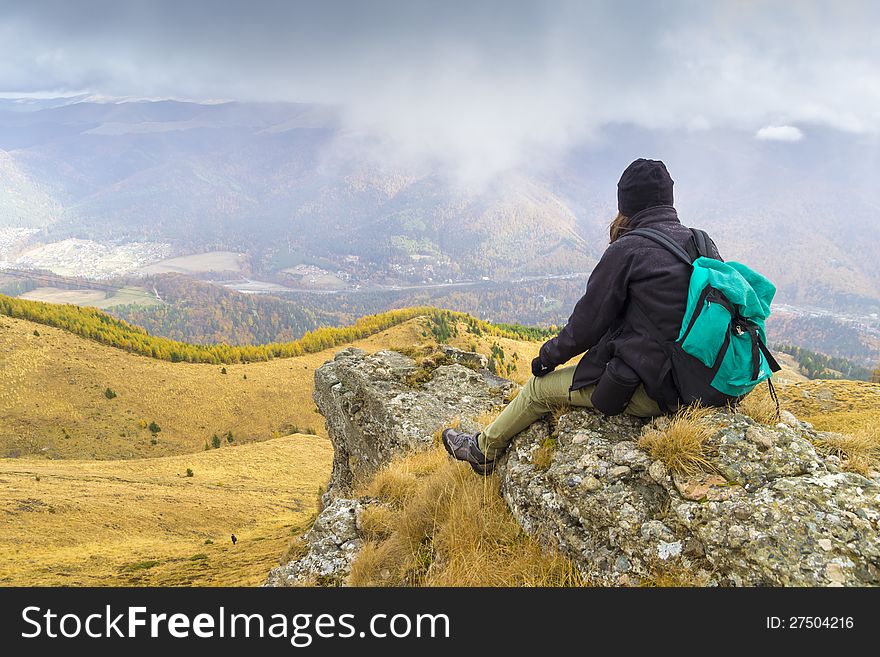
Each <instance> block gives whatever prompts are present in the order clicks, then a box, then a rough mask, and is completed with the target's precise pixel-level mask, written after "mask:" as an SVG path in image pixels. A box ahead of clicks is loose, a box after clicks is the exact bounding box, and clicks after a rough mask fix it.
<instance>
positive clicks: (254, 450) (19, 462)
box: [0, 435, 333, 586]
mask: <svg viewBox="0 0 880 657" xmlns="http://www.w3.org/2000/svg"><path fill="white" fill-rule="evenodd" d="M332 452H333V450H332V446H331V445H330V442H329V441H328V440H327V439H326V438H320V437H316V436H304V435H297V436H290V437H285V438H279V439H276V440H269V441H265V442H261V443H255V444H252V445H244V446H240V447H224V448H222V449H218V450H211V451H208V452H199V453H196V454H190V455H184V456H171V457H164V458H156V459H138V460H131V461H81V460H69V461H48V460H44V459H2V460H0V483H2V487H3V497H2V500H0V518H2V524H0V584H3V585H73V586H86V585H98V586H102V585H114V586H126V585H137V586H174V585H200V586H212V585H224V586H229V585H244V586H253V585H257V584H259V583H261V582H262V581H263V580H264V579H265V577H266V574H267V573H268V571H269V569H270V568H272V567H273V566H275V565H277V563H278V560H279V557H280V556H281V555H282V554H283V553H284V552H285V550H286V549H288V546H289V543H290V541H291V537H292V535H293V534H298V533H301V532H302V531H303V530H304V529H305V528H306V527H307V525H308V523H309V522H310V520H311V519H312V518H313V517H314V513H315V491H316V490H317V488H318V486H319V485H320V484H322V483H324V482H325V481H326V480H327V476H328V473H329V471H330V464H331V462H332V458H333V453H332ZM187 468H189V469H191V470H192V472H193V476H192V477H188V476H187V474H186V471H187ZM232 534H235V535H236V537H237V538H238V543H237V544H236V545H232V542H231V539H230V536H231V535H232Z"/></svg>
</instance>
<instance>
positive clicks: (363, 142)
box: [0, 98, 880, 312]
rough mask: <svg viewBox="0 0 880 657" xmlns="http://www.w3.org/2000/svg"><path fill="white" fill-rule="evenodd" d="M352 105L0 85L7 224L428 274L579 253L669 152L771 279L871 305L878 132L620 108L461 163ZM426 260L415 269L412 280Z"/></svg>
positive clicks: (48, 235)
mask: <svg viewBox="0 0 880 657" xmlns="http://www.w3.org/2000/svg"><path fill="white" fill-rule="evenodd" d="M342 113H344V108H340V107H336V106H329V105H314V104H286V103H232V102H229V103H218V104H199V103H191V102H179V101H170V100H168V101H158V102H147V101H128V102H92V101H89V100H88V99H80V98H68V99H55V100H52V99H43V100H13V99H5V100H2V101H0V149H2V150H0V177H2V178H0V179H2V181H3V185H2V188H0V227H2V226H6V227H32V228H39V229H40V232H39V233H37V234H35V237H34V238H33V239H37V240H39V241H41V242H44V243H45V242H51V241H56V240H61V239H64V238H67V237H79V238H86V239H93V240H96V241H113V242H125V241H134V240H141V241H143V240H146V241H156V242H167V243H170V244H171V245H172V248H173V249H174V250H175V251H176V252H179V253H193V252H199V251H207V250H212V249H228V250H235V251H243V252H247V253H249V254H250V255H251V256H252V258H253V260H254V263H255V265H256V266H257V267H258V266H259V263H260V262H262V260H261V258H264V257H265V256H266V254H267V253H277V252H278V251H279V250H280V251H282V252H295V253H304V254H307V255H308V256H309V257H317V258H327V259H328V261H329V262H331V263H334V264H337V265H338V266H340V267H342V268H344V267H345V263H346V262H351V261H353V258H352V256H357V257H358V259H359V260H360V263H359V265H358V266H359V267H360V269H361V271H362V272H363V271H364V268H365V267H367V268H369V267H373V268H374V269H375V270H376V271H381V270H383V268H384V267H386V265H387V264H388V263H392V262H412V261H416V262H418V261H419V260H420V259H424V260H426V261H430V262H432V263H433V267H434V270H435V271H434V273H435V274H436V278H437V279H438V280H447V279H450V280H477V279H479V278H481V277H489V278H492V279H494V280H510V279H516V278H517V277H522V276H535V275H546V274H565V273H571V272H584V271H589V269H590V268H591V266H592V265H593V264H594V263H595V260H596V258H598V257H599V256H600V255H601V252H602V251H603V249H604V247H605V245H606V243H607V232H606V226H607V223H608V222H609V221H610V219H611V218H612V217H613V215H614V212H615V210H616V196H615V186H616V182H617V178H618V177H619V175H620V172H621V171H622V169H623V168H624V167H625V166H626V164H628V163H629V162H630V161H631V160H632V159H634V158H636V157H640V156H646V157H655V158H660V159H663V160H664V161H665V162H666V163H667V165H668V167H669V169H670V171H671V173H672V176H673V178H674V179H675V181H676V187H675V193H676V205H677V207H678V209H679V212H680V215H681V217H682V220H683V221H684V222H685V223H687V224H689V225H696V226H700V227H702V228H704V229H706V230H708V231H710V233H711V234H712V235H713V237H714V238H715V239H716V241H717V242H718V244H719V246H720V247H721V250H722V253H723V254H724V255H725V256H726V257H727V258H728V259H737V260H741V261H744V262H747V263H749V264H750V265H753V266H754V267H755V268H757V269H759V270H760V271H762V272H764V273H765V274H767V275H768V276H769V277H770V278H771V279H773V280H774V281H775V282H776V283H777V284H778V286H779V290H780V292H779V299H780V300H782V301H785V302H788V303H792V304H806V305H815V306H820V307H826V308H833V309H841V310H858V311H869V312H870V311H876V310H877V309H878V307H880V240H878V239H877V232H878V227H880V220H878V210H880V207H878V206H880V201H878V198H877V196H876V182H875V180H874V178H875V176H876V171H877V168H878V164H880V163H878V159H880V155H878V153H880V151H878V148H877V146H878V141H877V138H876V137H875V136H872V135H856V134H849V133H845V132H841V131H837V130H833V129H830V128H821V127H819V126H801V128H800V129H798V130H797V131H796V132H795V133H794V134H793V135H792V133H791V132H786V131H785V130H783V131H782V132H781V133H779V132H777V133H775V134H773V133H771V134H770V135H769V136H770V137H771V138H770V139H759V138H756V137H755V135H754V133H752V132H746V131H740V130H734V129H730V128H728V129H720V128H718V129H707V128H706V129H701V127H700V126H695V127H693V128H692V129H690V130H649V129H646V128H638V127H634V126H632V125H623V124H620V125H611V126H608V127H606V128H605V129H603V130H602V131H600V132H598V133H596V134H595V135H594V137H593V138H592V139H591V140H589V141H588V142H587V143H585V144H584V145H582V146H580V147H578V148H573V149H569V150H567V151H565V152H564V154H563V155H561V156H559V157H554V158H546V159H543V160H541V161H534V162H531V163H530V164H529V165H525V166H523V165H521V166H518V167H516V168H515V169H510V170H506V171H503V172H500V173H496V174H493V175H492V176H490V177H488V178H486V179H476V180H475V181H474V182H471V183H469V184H468V183H465V182H464V181H463V180H462V179H461V176H460V175H458V172H456V171H451V170H449V169H448V168H447V167H445V166H444V165H443V163H440V162H432V161H431V160H430V159H429V158H422V159H406V158H400V157H399V155H398V154H397V153H396V151H394V150H393V149H390V148H386V144H385V143H384V141H383V139H382V138H381V137H380V136H378V135H374V134H370V133H368V132H364V131H360V132H356V131H353V130H351V129H348V128H346V127H343V126H344V125H345V124H344V123H343V122H342V121H340V115H341V114H342ZM416 279H417V276H416V278H415V279H413V280H416Z"/></svg>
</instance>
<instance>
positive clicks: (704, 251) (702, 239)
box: [691, 228, 712, 258]
mask: <svg viewBox="0 0 880 657" xmlns="http://www.w3.org/2000/svg"><path fill="white" fill-rule="evenodd" d="M691 234H692V235H693V236H694V245H695V246H696V247H697V255H698V256H700V257H702V258H711V257H712V255H711V254H712V252H711V251H710V250H709V236H708V235H707V234H706V231H704V230H700V229H699V228H691Z"/></svg>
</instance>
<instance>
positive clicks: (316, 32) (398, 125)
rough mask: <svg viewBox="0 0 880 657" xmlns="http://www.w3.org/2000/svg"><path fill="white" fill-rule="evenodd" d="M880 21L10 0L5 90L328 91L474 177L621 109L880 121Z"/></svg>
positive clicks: (684, 122) (2, 64)
mask: <svg viewBox="0 0 880 657" xmlns="http://www.w3.org/2000/svg"><path fill="white" fill-rule="evenodd" d="M878 23H880V3H877V2H874V1H873V0H861V1H860V0H852V1H850V2H845V3H835V4H834V5H833V6H832V5H830V4H829V3H827V2H824V1H822V0H803V1H802V2H797V3H779V2H772V1H769V0H750V2H742V1H741V0H719V1H718V2H711V3H707V2H703V1H702V0H677V1H670V2H664V3H656V2H652V1H650V0H642V1H637V0H619V1H616V2H613V3H612V2H607V3H598V2H595V3H593V2H590V3H586V2H582V1H580V0H532V1H529V0H484V1H483V2H479V3H474V2H472V1H471V0H446V1H444V2H442V3H440V2H435V3H431V2H420V1H418V0H381V1H380V0H376V1H375V2H369V3H365V2H358V1H356V0H350V1H345V0H325V1H323V2H320V3H316V2H304V1H300V0H260V1H259V2H253V3H244V2H240V1H238V0H236V1H233V0H210V1H208V0H189V1H187V2H180V1H179V0H150V1H146V0H127V1H126V2H119V1H118V0H79V1H78V2H76V3H71V2H69V0H30V1H29V2H27V3H4V6H3V7H2V8H0V92H4V91H5V92H16V91H28V92H33V93H40V92H44V91H46V90H60V91H62V92H64V91H67V92H70V93H72V92H77V93H80V92H83V93H92V94H100V95H104V96H134V97H176V98H189V99H202V100H204V99H218V98H228V99H236V100H243V101H294V102H322V103H330V104H334V105H337V106H339V107H340V108H342V114H343V117H344V121H345V127H346V128H347V129H348V131H349V132H350V133H352V134H367V133H368V134H370V135H374V136H376V137H377V138H378V139H379V140H380V143H381V144H382V149H381V153H382V155H383V156H385V157H388V158H404V159H406V160H408V161H412V160H416V161H421V162H431V163H439V164H441V165H443V166H445V167H446V168H448V169H450V170H451V171H452V172H453V173H454V174H455V175H458V176H461V177H463V178H465V179H472V178H474V177H480V176H482V177H490V176H492V175H493V174H495V173H499V172H502V171H504V170H506V169H513V168H516V167H519V166H522V165H523V164H531V163H534V162H537V161H542V160H547V159H552V158H553V157H555V156H556V155H558V154H559V153H561V152H563V151H564V150H565V149H568V148H571V147H572V146H577V145H582V144H585V143H589V142H590V140H592V139H595V138H596V136H597V134H600V132H601V129H602V127H603V126H606V125H609V124H613V123H629V124H633V125H636V126H639V127H642V128H647V129H653V130H681V129H684V130H695V131H699V130H706V129H733V130H737V131H743V132H745V134H755V131H756V130H757V131H758V132H757V134H756V135H755V136H756V137H757V138H759V139H789V140H796V139H799V138H801V137H802V135H801V133H800V131H799V130H798V129H797V128H795V127H793V126H794V125H797V124H810V125H816V126H823V127H831V128H835V129H838V130H843V131H847V132H852V133H859V134H876V133H878V132H880V69H878V67H877V65H876V62H877V61H878V60H880V41H878V40H877V39H876V38H875V37H876V35H875V34H874V32H875V31H876V25H877V24H878ZM762 126H765V127H762Z"/></svg>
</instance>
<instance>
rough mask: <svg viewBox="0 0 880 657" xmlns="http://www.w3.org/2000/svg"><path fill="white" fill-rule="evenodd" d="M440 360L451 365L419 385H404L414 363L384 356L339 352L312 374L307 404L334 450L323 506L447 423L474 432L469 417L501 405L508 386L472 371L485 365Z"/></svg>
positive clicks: (467, 359)
mask: <svg viewBox="0 0 880 657" xmlns="http://www.w3.org/2000/svg"><path fill="white" fill-rule="evenodd" d="M445 355H446V356H447V359H448V360H449V361H450V362H452V364H451V365H443V366H440V367H438V368H436V369H435V370H434V371H433V373H432V374H431V376H430V379H429V380H428V381H427V382H425V383H424V384H413V383H411V381H412V378H413V375H415V374H416V373H417V371H418V369H419V368H418V366H417V365H416V362H415V361H414V360H413V359H411V358H408V357H407V356H404V355H402V354H398V353H396V352H392V351H380V352H378V353H376V354H372V355H367V354H366V353H365V352H363V351H361V350H360V349H355V348H348V349H344V350H342V351H340V352H339V353H338V354H336V357H335V358H334V360H332V361H330V362H329V363H326V364H325V365H323V366H322V367H320V368H319V369H318V370H317V371H316V372H315V403H316V404H317V406H318V410H320V411H321V413H322V414H323V415H324V417H325V418H326V422H327V431H328V433H329V434H330V439H331V440H332V441H333V449H334V457H333V472H332V474H331V476H330V485H329V486H328V491H327V499H328V500H329V499H332V498H333V497H337V496H344V495H348V494H350V493H351V491H352V489H353V487H354V486H355V485H356V483H357V482H359V481H363V480H365V479H367V478H368V477H370V476H371V475H373V474H374V473H375V472H376V470H377V469H378V468H380V467H381V466H382V465H384V464H386V463H388V461H390V460H391V459H392V458H393V457H394V456H396V455H399V454H404V453H406V452H408V451H411V450H414V449H424V448H425V447H430V446H431V445H433V441H434V434H435V433H436V432H437V430H438V429H440V428H442V427H444V426H446V425H448V423H449V422H450V421H452V420H453V419H454V418H458V419H459V420H460V421H461V422H462V423H463V424H464V426H474V427H476V425H474V423H473V420H472V418H474V417H477V416H479V415H480V414H482V413H485V412H487V411H490V410H492V409H494V408H498V407H500V406H502V405H503V404H504V403H505V399H506V397H507V395H509V394H510V391H511V390H512V389H513V388H514V387H515V384H514V383H512V382H511V381H508V380H507V379H501V378H499V377H497V376H494V375H493V374H491V373H490V372H489V371H488V370H486V369H472V368H479V367H480V366H483V367H485V364H486V358H485V357H484V356H481V355H479V354H474V353H468V352H462V351H458V350H455V349H451V348H449V347H447V348H446V352H445ZM461 363H465V364H466V365H468V366H465V365H462V364H461Z"/></svg>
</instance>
